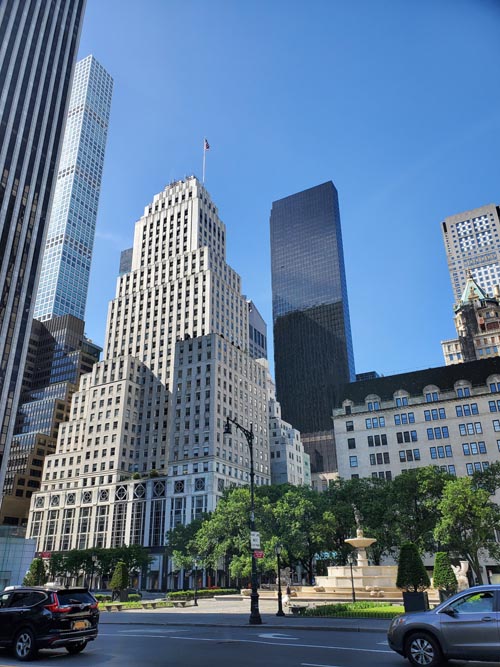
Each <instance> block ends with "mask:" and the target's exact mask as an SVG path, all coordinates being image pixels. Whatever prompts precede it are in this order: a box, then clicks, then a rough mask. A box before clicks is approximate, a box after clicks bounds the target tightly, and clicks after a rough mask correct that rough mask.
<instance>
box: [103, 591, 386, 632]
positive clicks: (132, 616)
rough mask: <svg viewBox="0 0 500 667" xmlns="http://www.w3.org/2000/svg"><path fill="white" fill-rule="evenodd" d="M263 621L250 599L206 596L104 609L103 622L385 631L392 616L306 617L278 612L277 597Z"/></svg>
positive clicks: (263, 608) (266, 606) (265, 604)
mask: <svg viewBox="0 0 500 667" xmlns="http://www.w3.org/2000/svg"><path fill="white" fill-rule="evenodd" d="M259 609H260V614H261V618H262V625H256V626H250V625H249V622H248V619H249V616H250V601H249V600H242V601H234V600H231V601H220V600H217V601H216V600H213V599H204V600H199V601H198V607H193V606H191V607H186V608H184V609H179V608H167V609H147V610H145V609H134V610H130V611H112V612H107V611H103V612H101V617H100V623H101V624H113V625H130V624H133V625H136V624H137V625H156V626H162V625H163V626H180V625H183V626H185V625H190V626H198V627H210V626H218V627H222V626H224V627H228V628H241V627H246V628H248V627H255V628H262V627H263V626H265V628H266V629H273V630H288V631H290V630H330V631H339V632H382V633H385V632H386V631H387V628H388V627H389V622H390V621H388V620H380V619H365V618H305V617H303V616H293V615H292V614H289V613H288V612H287V611H286V610H285V613H286V616H284V617H283V616H276V611H277V609H278V607H277V601H276V600H259Z"/></svg>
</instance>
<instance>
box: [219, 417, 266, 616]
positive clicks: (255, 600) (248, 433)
mask: <svg viewBox="0 0 500 667" xmlns="http://www.w3.org/2000/svg"><path fill="white" fill-rule="evenodd" d="M230 422H231V423H233V424H234V425H235V426H236V428H237V429H239V430H240V431H241V432H242V433H243V435H244V436H245V438H246V441H247V445H248V449H249V450H250V531H251V532H255V490H254V485H255V471H254V465H253V440H254V433H253V424H250V430H248V429H246V428H244V427H243V426H240V424H238V422H237V421H235V420H234V419H231V417H226V425H225V427H224V434H226V435H231V424H230ZM251 552H252V593H251V595H250V619H249V623H250V625H261V624H262V618H261V616H260V611H259V593H258V592H257V591H258V582H257V559H256V558H255V554H254V550H253V549H251Z"/></svg>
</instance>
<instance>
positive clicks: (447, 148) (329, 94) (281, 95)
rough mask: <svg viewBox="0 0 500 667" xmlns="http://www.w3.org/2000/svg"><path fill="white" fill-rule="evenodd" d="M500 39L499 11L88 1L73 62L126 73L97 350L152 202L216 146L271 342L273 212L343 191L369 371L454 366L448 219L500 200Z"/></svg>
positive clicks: (248, 283) (250, 283)
mask: <svg viewBox="0 0 500 667" xmlns="http://www.w3.org/2000/svg"><path fill="white" fill-rule="evenodd" d="M499 30H500V2H499V1H498V0H383V1H382V0H379V1H377V0H325V1H323V0H311V1H310V2H303V1H298V0H252V2H243V0H142V1H141V2H138V1H137V0H88V2H87V11H86V16H85V21H84V26H83V33H82V40H81V44H80V57H84V56H86V55H88V54H89V53H92V54H93V55H94V56H95V57H96V58H97V59H98V60H99V61H100V62H101V63H102V64H103V65H104V66H105V67H106V68H107V69H108V70H109V72H110V73H111V74H112V76H113V77H114V80H115V92H114V99H113V107H112V112H111V124H110V133H109V140H108V148H107V153H106V162H105V170H104V178H103V187H102V194H101V202H100V208H99V216H98V225H97V236H96V243H95V249H94V259H93V265H92V275H91V286H90V293H89V300H88V305H87V318H86V319H87V327H86V329H87V333H88V335H89V336H90V337H91V338H92V339H93V340H95V341H96V342H98V343H101V344H102V343H103V341H104V333H105V325H106V314H107V307H108V302H109V300H110V299H111V298H113V296H114V293H115V285H116V275H117V272H118V263H119V254H120V250H122V249H124V248H127V247H130V246H131V245H132V240H133V229H134V223H135V222H136V220H137V219H138V218H139V217H140V216H141V215H142V212H143V209H144V206H145V205H146V204H147V203H148V202H149V201H150V200H151V199H152V197H153V195H154V194H155V193H157V192H160V191H161V190H162V189H163V187H164V186H165V185H166V183H168V182H169V181H170V180H172V179H177V178H182V177H184V176H185V175H187V174H191V173H196V174H197V175H199V176H200V177H201V162H202V141H203V137H204V136H206V137H207V138H208V140H209V142H210V145H211V150H210V152H209V153H208V156H207V182H206V185H207V187H208V189H209V191H210V193H211V195H212V197H213V199H214V201H215V202H216V203H217V206H218V207H219V212H220V215H221V217H222V219H223V220H224V222H225V224H226V226H227V245H228V261H229V263H230V264H231V265H232V266H233V267H234V268H235V269H236V271H238V273H240V274H241V276H242V278H243V289H244V292H245V293H246V294H247V295H248V296H250V297H251V298H252V299H253V300H254V301H255V302H256V304H257V306H258V308H259V309H260V311H261V313H262V314H263V316H264V317H265V319H266V320H267V322H268V332H269V336H270V337H271V336H272V315H271V278H270V257H269V212H270V208H271V203H272V202H273V200H275V199H279V198H281V197H284V196H286V195H289V194H292V193H294V192H298V191H300V190H303V189H305V188H309V187H311V186H313V185H317V184H319V183H322V182H324V181H327V180H330V179H331V180H332V181H333V182H334V183H335V185H336V187H337V189H338V191H339V198H340V212H341V220H342V229H343V239H344V255H345V263H346V272H347V286H348V292H349V305H350V312H351V326H352V334H353V344H354V355H355V360H356V370H357V371H358V372H362V371H367V370H372V369H375V370H378V371H379V372H381V373H384V374H386V375H387V374H391V373H396V372H403V371H407V370H411V369H416V368H427V367H431V366H439V365H442V364H443V359H442V355H441V348H440V341H441V340H442V339H444V338H447V337H451V336H452V335H454V327H453V321H452V314H453V313H452V305H453V295H452V290H451V285H450V280H449V276H448V271H447V266H446V259H445V253H444V248H443V242H442V237H441V229H440V222H441V221H442V219H443V218H444V217H445V216H447V215H451V214H454V213H458V212H461V211H464V210H468V209H471V208H475V207H477V206H481V205H484V204H489V203H499V202H500V192H499V188H500V181H499V172H500V169H499V158H500V112H499V110H500V85H499V71H500V70H499V64H500V40H499V39H498V35H499ZM271 359H272V350H271Z"/></svg>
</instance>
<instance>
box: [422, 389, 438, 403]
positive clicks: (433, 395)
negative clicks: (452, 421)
mask: <svg viewBox="0 0 500 667" xmlns="http://www.w3.org/2000/svg"><path fill="white" fill-rule="evenodd" d="M433 401H439V394H438V392H437V391H431V392H427V393H426V394H425V402H426V403H432V402H433Z"/></svg>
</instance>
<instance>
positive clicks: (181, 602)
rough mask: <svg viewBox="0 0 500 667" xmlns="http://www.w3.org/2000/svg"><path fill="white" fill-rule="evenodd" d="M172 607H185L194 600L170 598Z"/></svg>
mask: <svg viewBox="0 0 500 667" xmlns="http://www.w3.org/2000/svg"><path fill="white" fill-rule="evenodd" d="M171 602H172V604H173V605H174V607H187V606H189V605H191V604H194V600H171Z"/></svg>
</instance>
